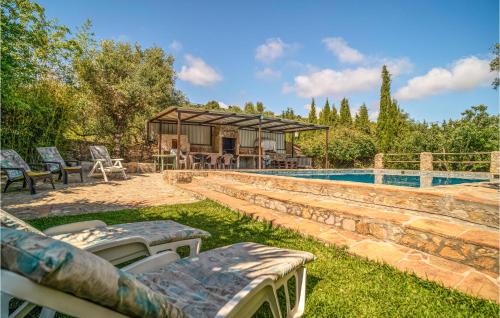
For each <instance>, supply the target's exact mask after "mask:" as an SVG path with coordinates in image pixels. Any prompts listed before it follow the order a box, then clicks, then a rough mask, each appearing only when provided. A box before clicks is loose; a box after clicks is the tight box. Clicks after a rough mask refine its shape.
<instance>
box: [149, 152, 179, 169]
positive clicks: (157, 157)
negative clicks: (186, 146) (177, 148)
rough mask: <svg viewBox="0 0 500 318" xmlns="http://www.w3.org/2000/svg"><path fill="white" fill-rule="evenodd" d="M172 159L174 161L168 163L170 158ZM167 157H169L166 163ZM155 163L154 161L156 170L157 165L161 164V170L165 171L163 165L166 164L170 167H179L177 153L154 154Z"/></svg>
mask: <svg viewBox="0 0 500 318" xmlns="http://www.w3.org/2000/svg"><path fill="white" fill-rule="evenodd" d="M170 158H171V159H172V163H168V159H170ZM165 159H167V160H166V161H167V162H166V163H165ZM153 163H154V170H155V171H156V165H159V166H160V172H162V171H163V167H164V166H166V168H168V167H169V166H171V167H172V169H176V168H177V155H175V154H166V155H153Z"/></svg>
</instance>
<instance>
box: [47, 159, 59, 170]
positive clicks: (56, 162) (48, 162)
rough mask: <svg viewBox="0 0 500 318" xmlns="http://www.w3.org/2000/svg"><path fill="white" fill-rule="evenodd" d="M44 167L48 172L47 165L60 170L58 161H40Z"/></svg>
mask: <svg viewBox="0 0 500 318" xmlns="http://www.w3.org/2000/svg"><path fill="white" fill-rule="evenodd" d="M42 162H43V164H44V166H45V170H47V171H49V170H50V169H49V164H52V165H57V166H58V167H59V169H60V170H62V164H61V163H60V162H58V161H45V160H44V161H42Z"/></svg>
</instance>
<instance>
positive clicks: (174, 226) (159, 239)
mask: <svg viewBox="0 0 500 318" xmlns="http://www.w3.org/2000/svg"><path fill="white" fill-rule="evenodd" d="M130 236H141V237H143V238H144V239H145V240H146V241H147V242H148V244H149V245H150V246H154V245H160V244H165V243H171V242H177V241H182V240H186V239H193V238H201V239H206V238H209V237H210V233H208V232H206V231H203V230H199V229H195V228H192V227H189V226H186V225H183V224H179V223H177V222H174V221H147V222H135V223H125V224H117V225H109V226H106V227H97V228H92V229H86V230H83V231H80V232H74V233H66V234H59V235H55V236H53V238H55V239H58V240H62V241H65V242H67V243H70V244H73V245H75V246H77V247H79V248H83V249H85V248H87V247H89V246H91V245H94V244H96V243H102V242H106V241H110V242H111V241H114V240H116V239H119V238H125V237H130Z"/></svg>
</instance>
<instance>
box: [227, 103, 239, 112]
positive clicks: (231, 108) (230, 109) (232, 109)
mask: <svg viewBox="0 0 500 318" xmlns="http://www.w3.org/2000/svg"><path fill="white" fill-rule="evenodd" d="M227 111H228V112H231V113H242V112H243V110H241V108H240V106H238V105H229V106H228V107H227Z"/></svg>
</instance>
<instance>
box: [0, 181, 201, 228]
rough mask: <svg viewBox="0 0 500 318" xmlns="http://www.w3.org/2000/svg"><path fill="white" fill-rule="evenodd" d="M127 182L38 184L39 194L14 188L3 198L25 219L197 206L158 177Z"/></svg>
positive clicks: (188, 195)
mask: <svg viewBox="0 0 500 318" xmlns="http://www.w3.org/2000/svg"><path fill="white" fill-rule="evenodd" d="M129 177H130V178H129V179H128V180H122V179H121V178H120V177H119V176H114V177H112V179H110V181H111V182H109V183H104V182H102V179H101V178H86V179H85V180H84V183H80V182H76V181H74V180H76V179H71V178H70V183H69V185H67V186H65V185H63V184H62V183H60V182H58V183H56V190H52V187H51V186H50V185H49V184H38V185H37V194H35V195H30V194H29V191H26V190H24V191H19V185H20V183H18V184H17V188H16V186H15V185H12V186H11V187H9V191H8V192H7V193H5V194H2V200H1V201H2V204H1V205H2V208H3V209H5V210H6V211H8V212H9V213H12V214H14V215H16V216H18V217H19V218H22V219H31V218H38V217H45V216H60V215H74V214H84V213H92V212H102V211H116V210H122V209H130V208H141V207H148V206H156V205H165V204H179V203H190V202H195V201H197V200H198V199H196V198H195V197H194V196H193V195H192V194H191V193H188V192H186V191H182V190H180V189H179V188H176V187H174V186H170V185H167V184H165V182H163V180H162V178H161V175H160V174H158V173H149V174H136V175H134V174H132V175H129Z"/></svg>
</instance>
